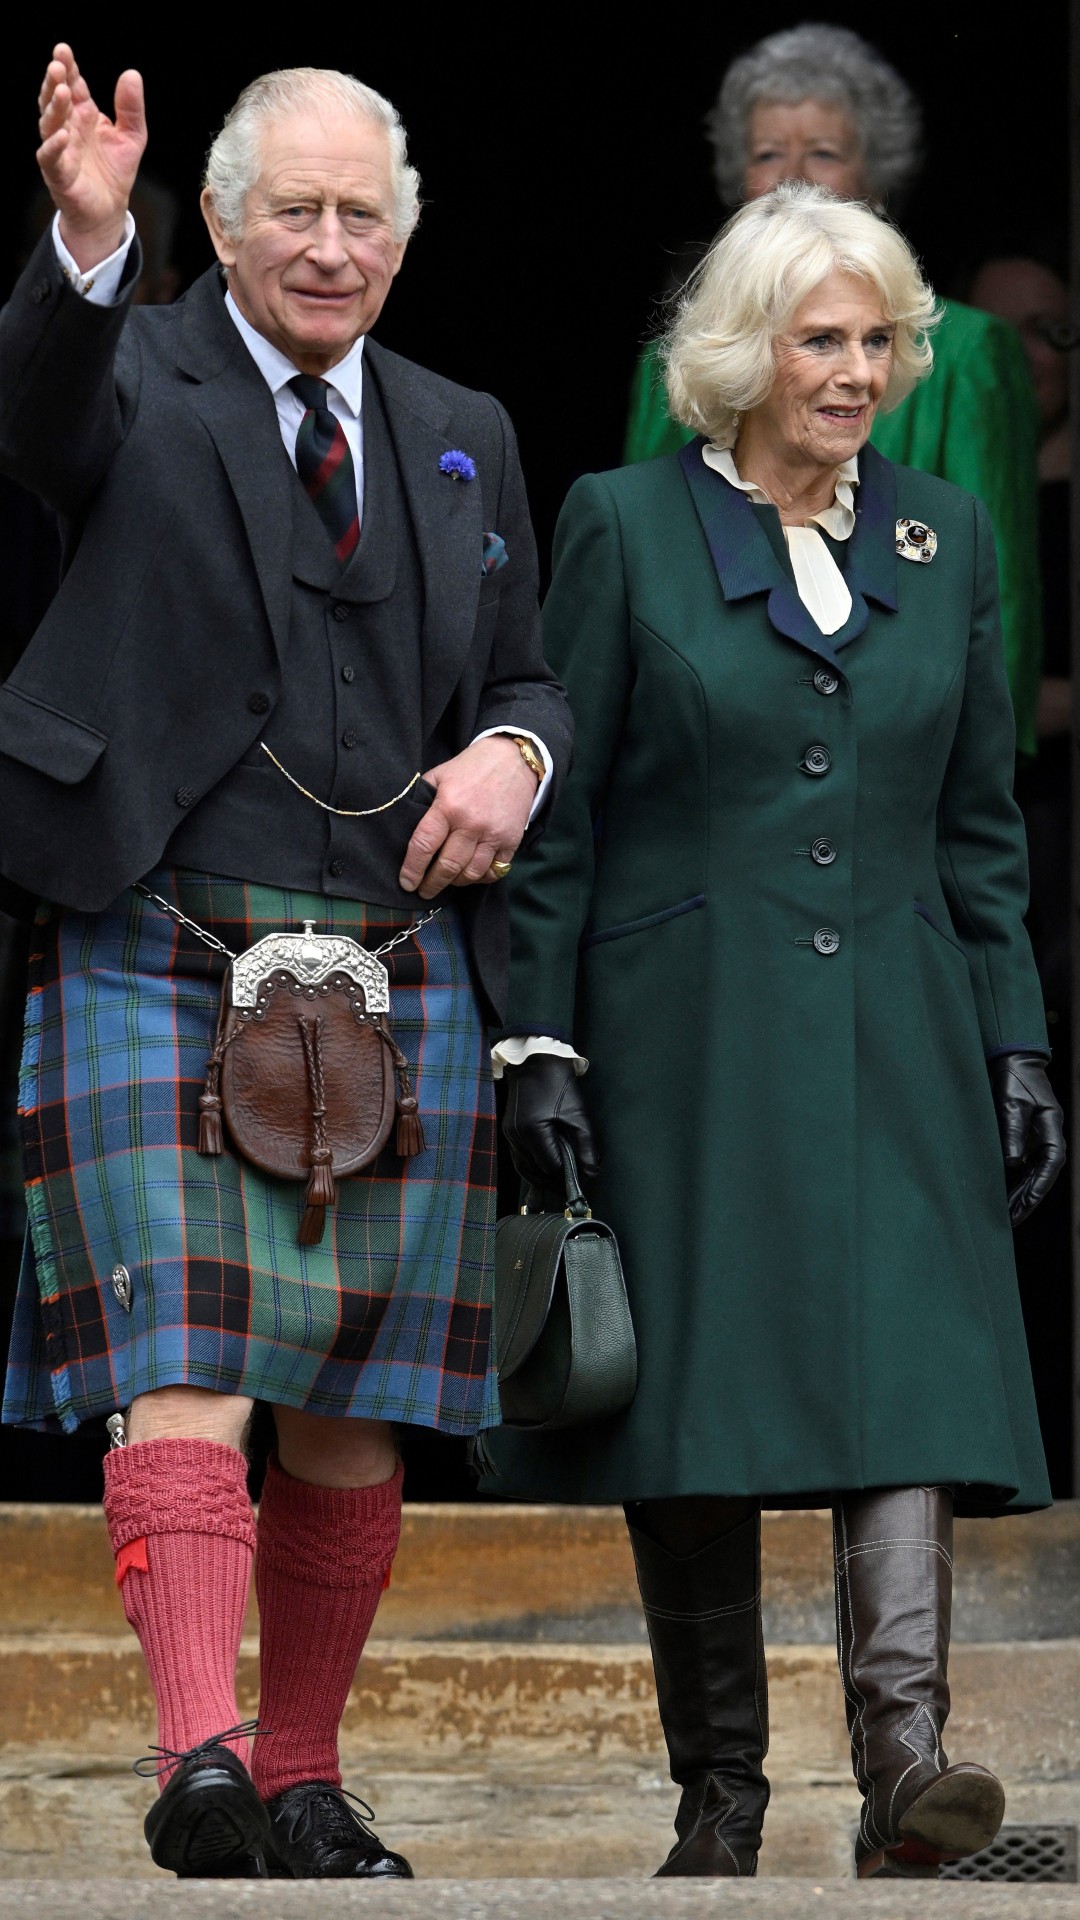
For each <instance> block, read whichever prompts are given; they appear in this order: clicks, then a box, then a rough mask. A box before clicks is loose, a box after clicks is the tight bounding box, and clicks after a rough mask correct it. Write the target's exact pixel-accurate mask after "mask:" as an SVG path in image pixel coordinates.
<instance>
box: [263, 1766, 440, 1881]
mask: <svg viewBox="0 0 1080 1920" xmlns="http://www.w3.org/2000/svg"><path fill="white" fill-rule="evenodd" d="M358 1805H360V1806H362V1807H363V1808H364V1812H365V1813H366V1814H367V1816H368V1818H369V1819H371V1820H373V1819H374V1818H375V1816H374V1814H373V1813H372V1811H371V1808H370V1807H368V1806H365V1804H364V1802H363V1801H362V1800H361V1801H359V1802H358ZM266 1811H267V1813H268V1815H269V1817H270V1849H269V1852H268V1855H267V1865H268V1869H269V1873H270V1878H271V1879H272V1880H411V1879H412V1877H413V1870H412V1868H411V1867H410V1865H409V1863H408V1861H407V1860H405V1859H403V1858H402V1856H401V1854H400V1853H391V1852H390V1851H389V1849H388V1848H386V1847H384V1846H383V1843H382V1841H381V1840H380V1839H379V1837H378V1834H375V1833H372V1831H371V1828H370V1827H369V1826H367V1825H365V1823H364V1821H363V1820H361V1818H360V1816H359V1814H357V1813H354V1812H353V1810H352V1808H351V1807H350V1805H349V1802H348V1799H347V1798H346V1796H345V1794H344V1793H343V1792H342V1790H341V1788H340V1787H332V1786H331V1785H330V1784H329V1782H328V1781H326V1780H306V1781H304V1782H303V1783H302V1785H300V1786H298V1787H286V1788H285V1791H284V1793H276V1794H275V1795H274V1797H273V1799H272V1800H268V1801H267V1803H266Z"/></svg>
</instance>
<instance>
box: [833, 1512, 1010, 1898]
mask: <svg viewBox="0 0 1080 1920" xmlns="http://www.w3.org/2000/svg"><path fill="white" fill-rule="evenodd" d="M833 1542H834V1547H835V1554H836V1644H837V1653H838V1655H839V1660H840V1676H841V1678H842V1680H843V1683H844V1695H845V1699H846V1704H847V1721H848V1731H849V1732H850V1734H851V1753H852V1759H853V1761H854V1766H855V1778H856V1780H857V1782H858V1784H859V1787H860V1788H861V1790H862V1794H863V1816H862V1821H861V1823H860V1826H859V1833H858V1838H857V1839H856V1842H855V1870H856V1873H857V1875H858V1877H859V1879H860V1880H868V1879H871V1878H873V1877H874V1876H875V1875H878V1874H883V1875H887V1876H890V1877H893V1878H924V1879H927V1878H928V1879H936V1878H937V1874H938V1869H939V1867H940V1866H941V1865H942V1864H943V1862H944V1861H946V1860H959V1859H962V1858H963V1856H964V1855H965V1854H969V1853H978V1852H979V1851H980V1850H981V1849H982V1848H983V1847H986V1846H989V1844H990V1842H991V1840H992V1839H993V1838H994V1835H995V1834H996V1832H997V1830H998V1828H999V1826H1000V1825H1001V1818H1002V1815H1003V1813H1004V1811H1005V1795H1004V1792H1003V1790H1002V1786H1001V1782H1000V1781H999V1780H996V1779H995V1778H994V1775H993V1774H992V1773H988V1772H987V1770H986V1768H985V1767H977V1766H974V1765H973V1764H971V1763H970V1762H963V1763H961V1764H960V1765H959V1766H955V1767H950V1765H949V1763H948V1760H947V1759H946V1757H945V1752H944V1750H943V1748H942V1745H941V1738H942V1733H943V1731H944V1727H945V1721H946V1719H947V1718H948V1713H949V1682H948V1662H949V1632H950V1628H951V1623H952V1494H951V1493H950V1492H949V1490H948V1489H947V1488H945V1487H896V1488H887V1489H885V1490H883V1491H877V1492H870V1493H849V1494H844V1495H842V1497H841V1499H840V1500H839V1502H838V1503H837V1505H836V1506H835V1507H834V1509H833Z"/></svg>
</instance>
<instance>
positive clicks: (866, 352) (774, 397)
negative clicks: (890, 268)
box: [739, 270, 895, 467]
mask: <svg viewBox="0 0 1080 1920" xmlns="http://www.w3.org/2000/svg"><path fill="white" fill-rule="evenodd" d="M894 332H895V328H894V326H893V323H892V321H891V320H889V319H888V318H887V317H886V315H885V313H884V311H883V310H882V305H881V295H880V294H879V293H878V290H877V288H876V287H875V286H874V284H873V282H872V281H870V280H862V279H859V278H857V277H856V275H854V274H851V273H842V272H840V271H839V270H836V271H834V272H833V273H830V274H829V275H828V276H827V277H826V279H824V280H822V281H820V282H819V284H818V285H817V286H816V287H815V288H814V289H813V291H812V292H811V293H809V294H807V296H806V299H805V300H804V301H803V302H802V304H801V305H800V306H798V307H797V308H796V309H795V312H794V313H793V315H792V317H791V320H790V322H789V324H788V326H787V327H786V328H785V330H784V332H783V333H782V334H781V335H780V337H779V339H778V340H777V341H776V344H775V348H774V355H775V361H776V375H775V378H774V380H773V383H772V387H771V388H770V390H769V392H768V394H767V395H766V397H765V399H764V400H763V401H762V402H761V404H760V405H759V406H756V407H753V408H752V409H751V410H750V411H749V412H748V413H746V414H744V415H743V419H742V424H741V428H740V432H739V445H740V447H741V446H742V445H743V442H744V436H745V437H746V438H747V440H748V442H749V443H752V446H753V450H754V452H755V454H756V455H757V456H758V457H759V458H760V457H761V456H762V455H764V456H765V457H766V458H767V459H768V460H769V461H770V462H771V463H772V464H783V465H785V466H791V465H796V466H800V467H805V466H806V465H807V463H809V464H811V465H813V466H819V467H839V466H841V465H842V464H843V462H844V461H845V460H849V459H850V458H851V456H852V454H855V453H858V451H859V449H860V447H862V446H863V445H864V443H865V441H866V437H867V435H868V434H869V432H870V428H871V426H872V424H873V419H874V415H875V413H876V412H877V408H878V404H879V402H880V400H881V397H882V395H883V393H884V392H885V388H886V386H887V385H888V380H889V374H890V372H891V370H892V358H893V334H894Z"/></svg>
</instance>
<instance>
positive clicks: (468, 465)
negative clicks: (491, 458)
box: [439, 447, 476, 480]
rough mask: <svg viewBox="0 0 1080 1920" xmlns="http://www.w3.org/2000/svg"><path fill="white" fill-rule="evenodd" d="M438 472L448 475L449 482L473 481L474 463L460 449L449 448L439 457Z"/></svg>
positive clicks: (474, 473) (474, 476) (474, 474)
mask: <svg viewBox="0 0 1080 1920" xmlns="http://www.w3.org/2000/svg"><path fill="white" fill-rule="evenodd" d="M439 472H440V473H446V474H449V476H450V478H451V480H475V479H476V461H475V460H472V459H470V457H469V455H468V454H467V453H462V451H461V448H460V447H449V448H448V449H447V451H446V452H445V453H441V454H440V455H439Z"/></svg>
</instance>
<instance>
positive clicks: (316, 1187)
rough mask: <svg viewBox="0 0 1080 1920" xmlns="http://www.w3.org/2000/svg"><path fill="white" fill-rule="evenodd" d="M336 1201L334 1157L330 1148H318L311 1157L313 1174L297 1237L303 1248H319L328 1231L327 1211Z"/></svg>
mask: <svg viewBox="0 0 1080 1920" xmlns="http://www.w3.org/2000/svg"><path fill="white" fill-rule="evenodd" d="M336 1199H337V1187H336V1186H335V1184H334V1168H333V1155H332V1154H331V1152H330V1149H329V1147H316V1148H315V1150H314V1152H313V1153H312V1156H311V1172H310V1174H309V1175H308V1183H307V1190H306V1192H305V1194H304V1202H305V1205H304V1217H303V1219H302V1220H301V1222H300V1232H299V1234H298V1236H297V1238H298V1239H299V1242H300V1245H301V1246H302V1247H315V1246H318V1244H319V1241H320V1240H321V1239H322V1237H323V1234H324V1232H325V1230H326V1209H327V1207H332V1206H333V1205H334V1202H335V1201H336Z"/></svg>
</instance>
